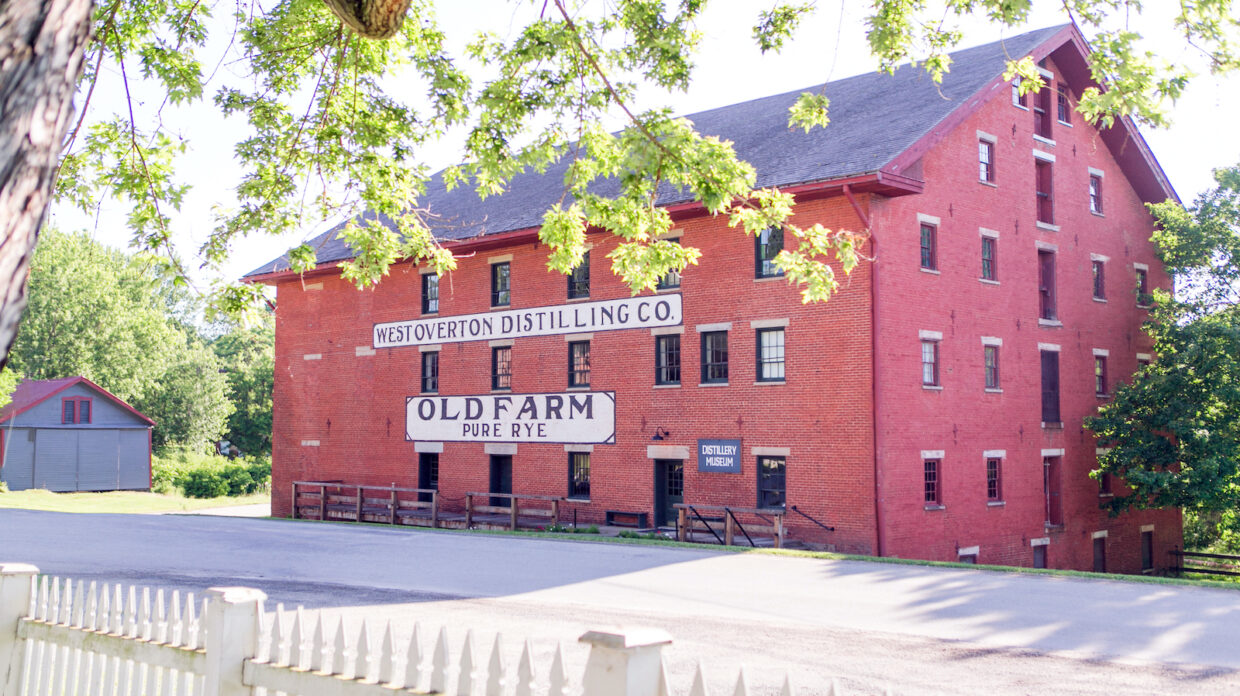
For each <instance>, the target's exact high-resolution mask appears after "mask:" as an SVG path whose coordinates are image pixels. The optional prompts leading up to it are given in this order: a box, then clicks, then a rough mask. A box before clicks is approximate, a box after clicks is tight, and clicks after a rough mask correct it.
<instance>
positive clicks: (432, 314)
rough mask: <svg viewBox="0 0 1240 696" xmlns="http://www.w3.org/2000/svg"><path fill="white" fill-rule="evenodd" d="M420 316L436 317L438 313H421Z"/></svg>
mask: <svg viewBox="0 0 1240 696" xmlns="http://www.w3.org/2000/svg"><path fill="white" fill-rule="evenodd" d="M422 316H424V317H437V316H439V312H423V313H422Z"/></svg>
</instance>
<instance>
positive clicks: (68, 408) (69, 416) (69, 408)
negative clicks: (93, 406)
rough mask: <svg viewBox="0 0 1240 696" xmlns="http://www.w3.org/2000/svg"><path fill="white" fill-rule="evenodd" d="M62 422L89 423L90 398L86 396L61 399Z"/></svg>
mask: <svg viewBox="0 0 1240 696" xmlns="http://www.w3.org/2000/svg"><path fill="white" fill-rule="evenodd" d="M60 422H61V423H68V424H73V423H89V422H90V399H89V398H84V397H69V398H67V399H63V400H61V402H60Z"/></svg>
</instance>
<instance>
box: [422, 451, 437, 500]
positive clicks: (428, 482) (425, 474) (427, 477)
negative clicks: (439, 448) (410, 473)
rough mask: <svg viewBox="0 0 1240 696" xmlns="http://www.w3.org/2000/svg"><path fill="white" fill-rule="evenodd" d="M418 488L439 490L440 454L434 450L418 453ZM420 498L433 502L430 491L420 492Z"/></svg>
mask: <svg viewBox="0 0 1240 696" xmlns="http://www.w3.org/2000/svg"><path fill="white" fill-rule="evenodd" d="M418 488H425V489H427V490H433V491H437V490H439V455H438V454H436V453H433V452H422V453H420V454H419V455H418ZM418 500H419V501H421V502H423V503H429V502H431V494H430V493H419V494H418Z"/></svg>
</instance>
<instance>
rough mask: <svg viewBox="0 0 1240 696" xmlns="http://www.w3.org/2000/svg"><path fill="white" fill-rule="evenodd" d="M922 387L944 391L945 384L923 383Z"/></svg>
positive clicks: (927, 389)
mask: <svg viewBox="0 0 1240 696" xmlns="http://www.w3.org/2000/svg"><path fill="white" fill-rule="evenodd" d="M921 388H922V389H925V390H926V391H943V385H941V384H923V385H921Z"/></svg>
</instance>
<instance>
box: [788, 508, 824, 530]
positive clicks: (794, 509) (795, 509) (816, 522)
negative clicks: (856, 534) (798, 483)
mask: <svg viewBox="0 0 1240 696" xmlns="http://www.w3.org/2000/svg"><path fill="white" fill-rule="evenodd" d="M789 509H790V510H792V511H793V512H795V513H796V514H798V515H800V516H801V517H804V518H805V519H807V520H809V521H810V522H813V523H814V524H816V525H818V526H819V527H822V528H823V529H825V530H827V531H828V532H834V531H835V527H830V526H827V525H825V524H823V523H821V522H819V521H818V520H816V519H814V518H813V517H810V516H809V515H807V514H805V513H804V512H801V511H800V510H798V509H797V506H795V505H793V506H792V507H791V508H789Z"/></svg>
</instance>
